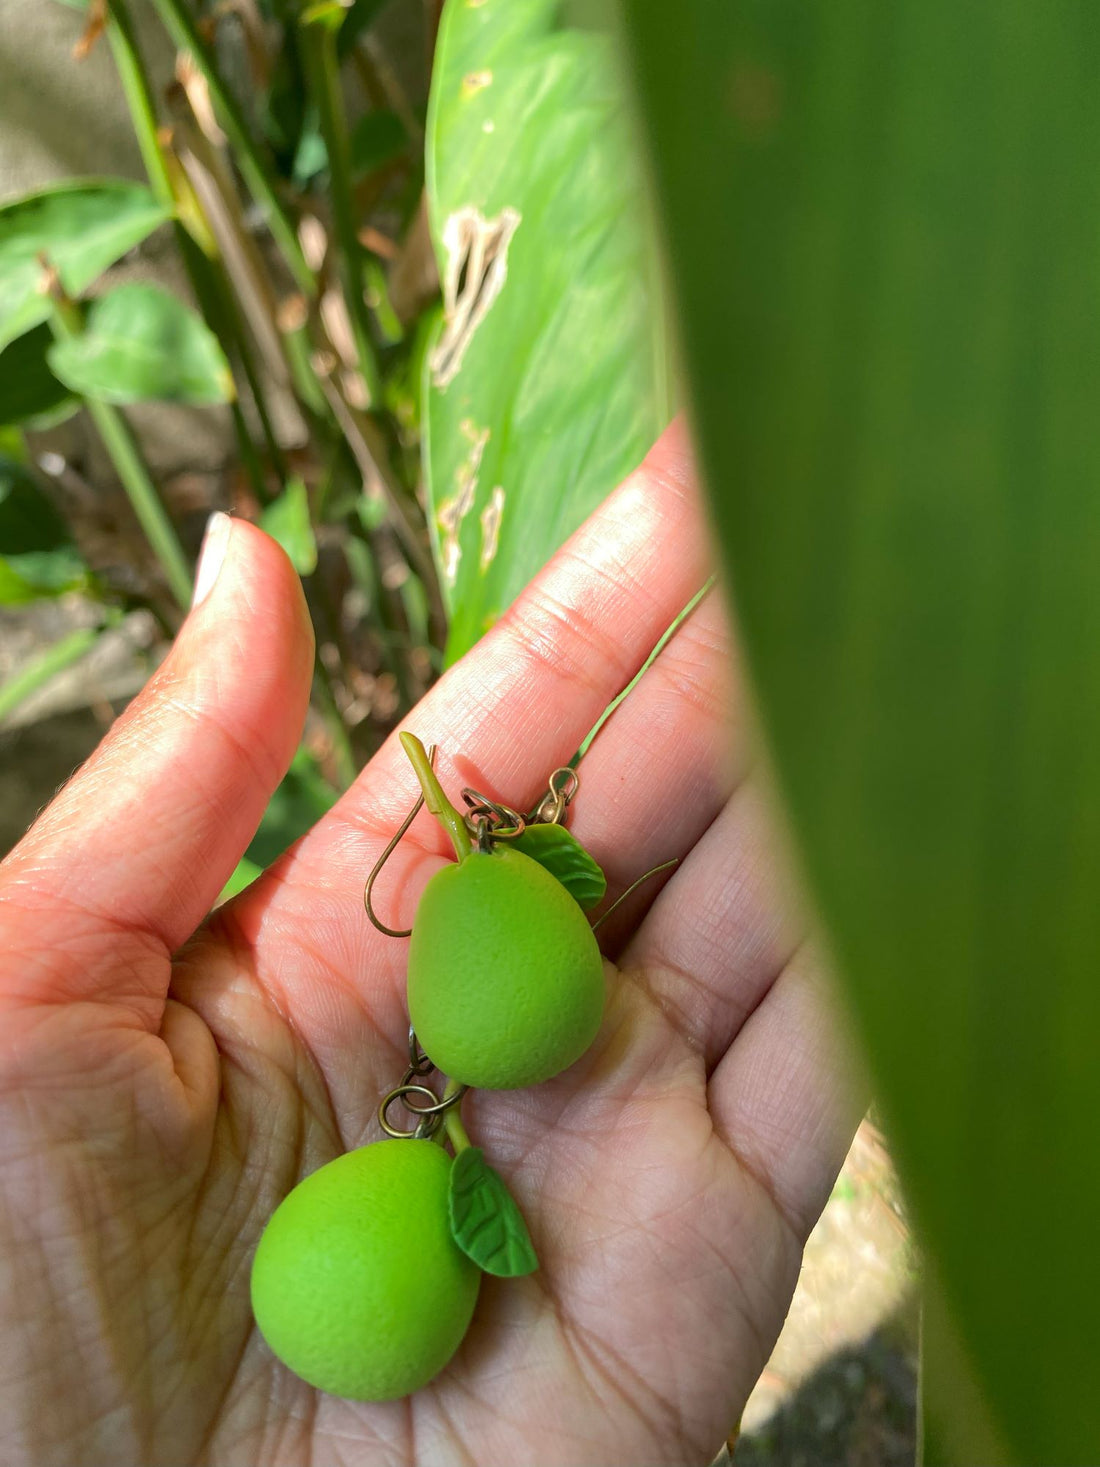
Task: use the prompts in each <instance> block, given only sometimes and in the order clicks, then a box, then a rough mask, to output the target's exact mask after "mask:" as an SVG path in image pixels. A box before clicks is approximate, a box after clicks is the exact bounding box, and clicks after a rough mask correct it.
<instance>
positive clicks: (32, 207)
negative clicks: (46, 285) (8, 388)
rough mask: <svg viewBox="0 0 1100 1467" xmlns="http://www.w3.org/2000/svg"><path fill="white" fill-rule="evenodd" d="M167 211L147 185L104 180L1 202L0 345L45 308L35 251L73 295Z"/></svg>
mask: <svg viewBox="0 0 1100 1467" xmlns="http://www.w3.org/2000/svg"><path fill="white" fill-rule="evenodd" d="M167 217H168V216H167V214H166V213H165V211H164V209H163V208H161V206H160V205H159V204H158V203H157V202H156V200H155V199H154V198H153V195H152V194H151V193H150V192H149V190H148V189H147V188H143V187H142V186H141V185H140V184H135V183H126V182H124V181H123V180H121V179H109V178H104V179H85V180H75V181H73V182H70V183H63V184H55V185H54V186H53V187H51V188H48V189H42V190H41V191H40V192H38V193H33V194H27V195H25V196H24V197H23V198H19V199H14V200H12V201H11V202H10V203H7V204H5V205H3V207H0V347H4V346H6V345H7V344H8V342H10V341H14V340H15V339H16V337H18V336H22V334H23V333H24V332H25V331H30V330H31V329H32V328H33V327H35V326H37V325H39V324H40V323H41V322H43V321H45V320H46V319H47V317H48V316H49V314H50V299H49V296H48V295H45V294H43V291H42V284H43V266H42V261H41V257H42V256H45V258H46V259H47V260H48V261H49V264H50V265H51V266H52V267H53V268H54V269H55V270H56V271H57V273H58V276H59V278H60V281H61V285H62V286H63V287H64V289H65V290H66V291H67V293H68V294H69V295H71V296H78V295H80V294H81V292H82V291H84V290H86V289H87V287H88V286H89V285H91V284H92V282H93V281H94V280H95V279H96V278H97V277H98V276H99V275H101V274H102V273H103V271H104V270H106V269H107V267H108V266H109V265H113V264H114V263H115V261H116V260H119V259H121V258H122V256H123V255H124V254H126V252H127V251H128V250H131V249H133V247H134V246H135V245H137V244H140V243H141V241H142V240H143V239H145V238H146V237H147V236H148V235H150V234H151V233H152V232H153V230H154V229H156V228H157V227H158V226H159V225H161V224H163V223H164V221H165V219H166V218H167Z"/></svg>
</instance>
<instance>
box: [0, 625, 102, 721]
mask: <svg viewBox="0 0 1100 1467" xmlns="http://www.w3.org/2000/svg"><path fill="white" fill-rule="evenodd" d="M102 631H103V628H102V627H81V628H80V630H79V631H75V632H70V633H69V634H68V636H66V637H62V638H61V640H60V641H59V642H54V644H53V646H52V647H47V648H46V650H45V651H44V652H42V653H40V654H39V656H37V657H35V658H34V659H33V660H32V661H30V662H28V663H27V665H26V666H25V667H21V668H20V669H19V671H18V672H15V673H13V674H12V676H11V677H9V678H8V679H7V681H6V682H4V683H2V684H0V720H3V719H5V718H7V717H8V715H9V714H11V713H13V712H14V711H15V709H16V708H18V707H19V705H20V703H22V702H24V701H25V700H26V699H27V698H29V697H30V696H31V694H32V693H37V692H38V690H39V688H42V687H45V686H46V684H47V683H48V682H50V681H51V679H52V678H55V677H56V676H57V674H58V673H59V672H64V670H65V669H66V668H67V667H71V666H72V665H73V663H74V662H79V661H80V659H81V658H82V657H84V656H85V655H86V654H87V653H88V652H90V651H91V649H92V648H93V647H94V646H95V644H96V642H97V641H98V639H99V636H100V633H101V632H102Z"/></svg>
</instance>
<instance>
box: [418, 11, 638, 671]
mask: <svg viewBox="0 0 1100 1467" xmlns="http://www.w3.org/2000/svg"><path fill="white" fill-rule="evenodd" d="M557 10H558V6H557V5H556V3H554V0H484V3H483V4H480V5H476V6H475V5H470V4H467V3H465V0H449V3H448V4H447V6H446V7H445V10H444V13H443V20H442V24H441V27H440V32H439V42H438V47H437V52H436V61H435V69H434V73H433V80H432V96H431V103H430V107H429V116H428V161H427V184H428V201H429V208H430V214H431V226H432V236H433V239H434V243H435V247H436V251H437V254H438V257H439V264H440V274H441V277H442V280H443V290H444V301H445V306H446V312H445V322H444V329H443V330H442V332H441V334H440V335H439V336H438V337H437V339H436V341H435V343H434V348H433V350H432V351H431V352H430V353H429V355H428V366H427V371H426V373H425V394H426V404H427V406H426V413H425V429H426V439H427V450H426V454H425V463H426V470H427V481H428V490H429V495H430V499H431V515H430V519H431V522H432V532H433V536H434V542H435V549H436V553H437V559H438V562H439V566H440V572H441V579H442V582H443V586H444V593H445V595H446V598H447V603H448V609H449V611H450V615H451V635H450V641H449V643H448V648H447V653H448V657H449V658H450V659H453V658H454V657H456V656H457V655H459V654H460V653H461V652H463V651H464V650H465V649H466V648H467V647H469V646H470V645H471V644H472V643H473V642H475V641H476V640H477V638H478V637H479V636H481V634H482V633H483V632H484V631H485V630H486V629H487V628H488V627H489V626H491V625H492V623H493V621H494V620H495V619H496V618H497V617H498V616H499V615H500V613H501V612H502V611H503V610H504V608H505V607H506V606H507V605H508V603H509V602H510V601H511V600H512V599H513V597H514V596H515V595H516V594H517V592H519V591H520V590H521V589H522V587H523V586H524V585H525V584H526V582H527V581H528V580H530V578H531V576H532V575H534V573H535V572H536V571H537V570H538V569H539V567H540V566H541V565H542V564H543V562H544V561H545V560H546V559H547V558H548V556H549V555H550V554H551V552H552V551H553V550H554V549H555V548H556V547H557V546H558V545H559V544H560V543H561V542H562V540H564V539H565V537H566V536H567V535H568V534H569V533H570V532H571V531H572V530H573V529H574V528H575V526H576V525H577V524H579V523H580V521H581V520H582V519H583V518H584V517H585V516H586V515H587V514H588V513H589V512H590V511H591V510H592V509H593V508H594V507H595V505H596V504H597V503H598V502H599V501H600V500H601V499H602V498H603V497H604V496H605V495H606V494H607V493H608V491H609V490H610V489H612V488H613V487H614V485H615V484H616V482H617V481H618V480H619V479H621V478H622V477H623V475H624V474H625V473H627V472H628V471H629V470H630V469H631V468H633V467H634V466H635V465H636V464H637V462H638V460H639V459H640V458H641V457H642V455H643V454H644V452H645V450H646V449H647V448H648V447H649V445H650V443H651V442H652V441H653V438H654V437H655V436H656V434H657V431H658V430H659V428H660V427H661V425H662V422H663V420H664V418H665V416H666V408H665V395H666V383H665V370H664V365H663V364H664V349H663V333H662V330H661V322H662V319H663V317H662V312H661V310H660V306H659V301H658V299H657V291H656V287H655V279H656V276H655V271H654V268H653V256H652V251H651V249H650V247H649V242H648V235H647V230H646V227H645V222H644V219H643V209H642V189H641V184H640V175H639V168H638V164H637V160H636V158H635V156H634V151H633V150H632V148H631V145H630V137H629V132H628V129H627V124H626V119H625V116H624V112H625V107H624V97H623V87H622V85H621V83H620V78H619V74H618V70H617V67H616V64H615V58H614V54H613V50H612V47H611V44H610V41H609V39H608V37H606V36H603V35H599V34H595V33H592V32H587V31H586V32H581V31H578V30H573V29H566V28H559V27H558V26H557V24H556V13H557Z"/></svg>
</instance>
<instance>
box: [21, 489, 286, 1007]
mask: <svg viewBox="0 0 1100 1467" xmlns="http://www.w3.org/2000/svg"><path fill="white" fill-rule="evenodd" d="M312 666H313V633H312V629H311V627H310V622H309V616H308V613H307V611H306V606H305V599H304V597H303V595H302V590H301V586H300V584H299V582H298V578H297V576H296V575H295V573H294V571H293V569H292V568H291V565H290V563H289V561H288V560H287V558H286V556H285V555H284V554H283V552H282V550H281V549H280V548H279V546H278V545H276V544H275V542H274V541H273V540H271V539H269V538H268V536H266V535H265V534H263V532H262V531H260V530H258V529H256V528H255V527H254V526H252V525H249V524H247V523H245V522H243V521H236V520H231V519H230V518H229V517H228V516H227V515H224V514H218V515H214V516H213V517H212V519H211V522H210V525H209V526H208V528H207V534H206V539H205V541H204V544H203V552H202V557H201V559H200V563H199V569H198V575H197V579H196V586H195V599H194V604H193V606H192V609H191V612H190V613H189V615H188V617H187V619H186V621H185V622H184V625H183V628H182V629H181V631H180V634H179V636H178V637H177V639H176V641H175V644H174V645H173V647H172V650H171V652H170V653H169V655H168V657H167V658H166V660H165V662H164V663H163V665H162V666H161V668H160V669H159V671H158V672H157V673H156V674H155V676H154V677H153V678H152V679H151V680H150V682H149V683H148V684H147V685H146V687H145V688H144V689H143V691H142V692H141V693H140V694H139V695H138V696H137V697H136V698H135V699H134V701H133V702H132V703H131V704H130V706H129V708H128V709H127V710H126V712H125V713H124V714H123V715H122V717H120V718H119V719H118V721H117V722H116V723H115V724H114V726H113V727H112V729H111V731H110V732H109V733H108V735H107V736H106V738H104V740H103V742H102V743H101V744H100V745H99V747H98V748H97V749H96V751H95V752H94V753H93V754H92V756H91V757H90V758H89V759H88V761H87V762H86V763H85V764H84V765H82V766H81V768H80V769H79V770H78V771H77V772H76V774H75V775H74V776H73V778H72V779H71V780H70V781H69V783H68V784H67V785H66V786H65V788H64V789H63V790H62V791H61V793H60V794H59V795H58V796H57V797H56V799H55V800H54V801H53V803H52V804H51V805H49V806H48V808H47V809H46V811H45V812H44V813H43V814H42V815H41V816H40V818H39V819H38V821H37V822H36V824H35V825H34V826H33V827H32V829H31V830H30V832H29V833H28V834H27V835H26V836H25V837H24V839H23V841H22V842H21V843H20V844H19V845H18V846H17V847H16V848H15V850H14V851H13V852H12V854H11V855H10V856H9V857H8V859H7V860H6V861H5V862H4V863H3V865H0V946H2V950H3V951H4V952H5V954H6V960H5V962H4V964H3V967H2V968H0V995H2V996H5V997H8V998H16V999H19V998H25V999H28V1000H30V1001H50V1002H56V1001H58V1000H69V1001H72V1000H78V999H81V998H91V997H94V998H104V997H106V998H111V997H112V996H114V994H113V988H114V987H115V986H116V985H122V986H124V989H125V997H126V1000H127V1001H128V1002H129V1003H131V1004H132V1003H135V1002H137V1004H138V1005H139V1007H140V1008H141V1010H142V1013H143V1018H145V1019H146V1021H147V1022H149V1023H151V1024H156V1023H158V1022H159V1019H160V1009H161V1007H162V1004H163V999H164V994H165V991H166V989H167V984H168V964H167V962H166V961H161V962H152V961H150V959H151V958H156V957H160V958H161V959H166V958H167V956H168V954H170V953H171V951H172V950H173V949H174V948H176V947H178V946H179V945H180V943H181V942H183V940H184V939H185V938H186V937H188V936H189V935H190V933H191V932H192V931H193V930H194V929H195V927H196V926H197V925H198V923H199V922H200V921H201V920H202V918H203V916H204V915H205V914H206V912H207V911H208V910H209V908H210V906H211V905H212V903H213V902H214V900H215V899H216V897H217V895H218V893H219V891H220V890H221V888H222V886H223V885H224V884H225V881H226V880H227V879H228V877H229V875H230V874H231V872H232V870H233V867H234V866H235V864H236V862H237V861H238V860H239V858H240V856H241V854H242V852H243V851H244V849H245V847H246V846H247V844H248V842H249V840H250V839H251V837H252V835H253V833H254V831H255V829H256V826H257V825H258V823H259V821H260V817H261V816H262V814H263V811H264V808H265V806H266V804H267V801H268V799H269V797H270V796H271V793H272V791H273V790H274V789H275V786H276V785H277V784H278V782H279V780H280V779H281V778H282V776H283V774H285V772H286V769H287V767H288V765H289V763H290V760H291V758H292V757H293V754H294V750H295V747H296V746H297V743H298V739H299V737H300V735H301V729H302V723H303V720H304V718H305V711H306V705H307V702H308V699H309V689H310V681H311V675H312ZM28 958H30V959H31V961H28V960H27V959H28ZM135 982H136V984H137V987H138V989H139V992H137V993H135ZM120 996H121V995H120ZM146 1010H147V1012H146Z"/></svg>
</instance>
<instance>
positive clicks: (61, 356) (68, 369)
mask: <svg viewBox="0 0 1100 1467" xmlns="http://www.w3.org/2000/svg"><path fill="white" fill-rule="evenodd" d="M48 357H49V364H50V366H51V368H52V369H53V371H54V374H55V375H56V376H57V377H58V378H59V380H60V381H61V382H63V383H64V384H65V386H66V387H68V388H69V390H70V391H72V392H75V393H78V394H79V395H80V396H81V397H94V398H97V399H98V400H99V401H101V402H113V403H121V404H125V403H134V402H155V401H159V402H179V403H188V404H190V405H191V406H199V407H201V406H207V405H210V404H213V403H222V402H228V401H229V400H230V398H231V397H232V396H233V379H232V376H231V375H230V371H229V363H228V362H227V361H226V360H225V355H224V353H223V352H222V349H221V347H220V346H219V345H218V341H217V338H216V337H215V336H214V334H213V332H212V331H210V329H209V328H208V327H206V326H204V325H203V323H202V321H200V320H199V318H198V317H197V316H196V315H195V314H194V313H193V312H192V311H190V310H188V308H187V307H186V306H185V305H184V304H183V303H182V301H179V300H177V299H176V297H175V296H174V295H169V293H168V292H167V291H166V290H161V289H160V287H159V286H155V285H139V284H135V285H120V286H117V287H116V288H115V289H114V290H112V291H110V292H109V293H108V294H107V295H104V296H101V297H100V298H99V299H98V300H95V301H93V302H92V306H91V309H90V310H89V312H88V319H87V322H86V324H85V327H84V330H83V331H81V332H79V333H78V334H76V335H73V336H70V337H68V338H66V339H65V340H63V341H58V342H55V343H54V345H53V346H52V347H51V348H50V350H49V352H48Z"/></svg>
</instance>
